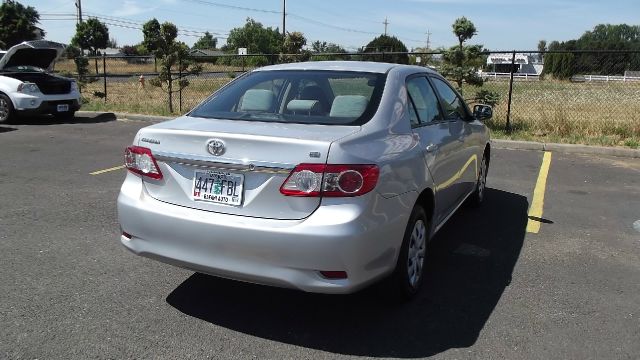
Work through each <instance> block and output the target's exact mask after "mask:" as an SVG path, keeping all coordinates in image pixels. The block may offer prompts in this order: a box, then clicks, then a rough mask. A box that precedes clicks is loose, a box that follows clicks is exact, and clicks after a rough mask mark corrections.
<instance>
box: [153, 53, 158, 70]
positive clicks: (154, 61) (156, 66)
mask: <svg viewBox="0 0 640 360" xmlns="http://www.w3.org/2000/svg"><path fill="white" fill-rule="evenodd" d="M153 72H154V73H157V72H158V58H157V57H155V56H154V57H153Z"/></svg>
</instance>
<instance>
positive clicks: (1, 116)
mask: <svg viewBox="0 0 640 360" xmlns="http://www.w3.org/2000/svg"><path fill="white" fill-rule="evenodd" d="M7 117H9V104H7V102H6V100H5V99H0V120H6V119H7Z"/></svg>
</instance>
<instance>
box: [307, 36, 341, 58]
mask: <svg viewBox="0 0 640 360" xmlns="http://www.w3.org/2000/svg"><path fill="white" fill-rule="evenodd" d="M311 50H312V51H313V52H314V53H316V54H330V55H324V56H322V59H324V60H347V59H348V58H349V55H347V50H345V49H344V48H343V47H342V46H340V45H338V44H334V43H328V42H326V41H320V40H316V41H314V42H312V43H311ZM337 54H345V55H337Z"/></svg>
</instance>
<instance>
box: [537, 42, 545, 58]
mask: <svg viewBox="0 0 640 360" xmlns="http://www.w3.org/2000/svg"><path fill="white" fill-rule="evenodd" d="M538 51H540V53H539V54H538V61H539V62H544V53H545V52H546V51H547V40H540V41H538Z"/></svg>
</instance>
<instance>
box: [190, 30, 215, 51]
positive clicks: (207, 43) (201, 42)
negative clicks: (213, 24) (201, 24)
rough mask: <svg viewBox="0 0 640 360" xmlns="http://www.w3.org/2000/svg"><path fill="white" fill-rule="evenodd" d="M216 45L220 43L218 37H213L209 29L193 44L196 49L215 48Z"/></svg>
mask: <svg viewBox="0 0 640 360" xmlns="http://www.w3.org/2000/svg"><path fill="white" fill-rule="evenodd" d="M216 45H218V39H217V38H215V37H213V35H211V34H210V33H209V32H208V31H207V32H205V33H204V36H202V37H201V38H200V39H198V41H196V43H195V44H193V48H194V49H215V48H216Z"/></svg>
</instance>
